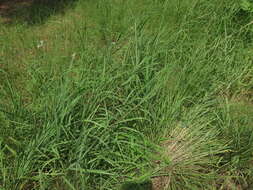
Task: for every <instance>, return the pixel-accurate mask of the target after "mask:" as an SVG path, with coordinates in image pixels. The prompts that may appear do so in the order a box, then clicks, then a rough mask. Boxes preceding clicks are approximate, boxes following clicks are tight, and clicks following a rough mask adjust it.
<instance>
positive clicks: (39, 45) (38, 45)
mask: <svg viewBox="0 0 253 190" xmlns="http://www.w3.org/2000/svg"><path fill="white" fill-rule="evenodd" d="M43 46H44V41H43V40H40V41H39V43H38V44H37V48H41V47H43Z"/></svg>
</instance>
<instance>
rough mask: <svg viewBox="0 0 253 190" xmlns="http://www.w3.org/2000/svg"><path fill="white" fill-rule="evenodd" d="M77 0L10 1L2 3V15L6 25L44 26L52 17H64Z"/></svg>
mask: <svg viewBox="0 0 253 190" xmlns="http://www.w3.org/2000/svg"><path fill="white" fill-rule="evenodd" d="M74 5H75V0H53V1H50V0H8V1H0V15H1V16H2V17H3V22H4V23H6V24H13V23H14V24H16V23H17V22H18V23H25V24H28V25H31V26H32V25H38V24H43V23H45V22H46V21H47V19H48V18H50V17H51V16H52V15H56V14H61V15H64V13H65V11H66V9H67V8H68V9H69V8H71V7H73V6H74Z"/></svg>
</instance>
